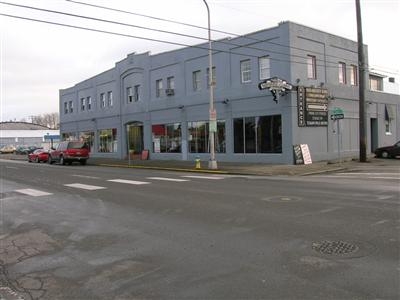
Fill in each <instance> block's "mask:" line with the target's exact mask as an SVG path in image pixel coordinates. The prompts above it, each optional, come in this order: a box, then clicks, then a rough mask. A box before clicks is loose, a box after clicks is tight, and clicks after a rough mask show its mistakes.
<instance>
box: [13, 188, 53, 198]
mask: <svg viewBox="0 0 400 300" xmlns="http://www.w3.org/2000/svg"><path fill="white" fill-rule="evenodd" d="M16 192H18V193H21V194H25V195H28V196H32V197H39V196H48V195H52V194H51V193H47V192H43V191H39V190H35V189H21V190H16Z"/></svg>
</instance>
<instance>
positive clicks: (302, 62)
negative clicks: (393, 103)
mask: <svg viewBox="0 0 400 300" xmlns="http://www.w3.org/2000/svg"><path fill="white" fill-rule="evenodd" d="M66 1H68V2H72V3H77V4H81V5H87V6H92V7H97V8H101V9H107V10H112V11H117V12H123V13H128V14H133V15H138V16H141V17H146V18H152V19H156V20H161V21H165V22H171V23H177V24H180V25H185V26H191V27H195V28H200V29H204V30H206V29H207V30H208V28H205V27H202V26H197V25H193V24H188V23H183V22H178V21H173V20H168V19H165V18H159V17H153V16H148V15H144V14H138V13H133V12H129V11H125V10H120V9H114V8H109V7H105V6H100V5H94V4H88V3H85V2H80V1H74V0H66ZM0 4H5V5H11V6H17V7H22V8H27V9H33V10H39V11H44V12H48V13H54V14H62V15H66V16H71V17H76V18H84V19H88V20H93V21H98V22H106V23H111V24H115V25H121V26H129V27H135V28H139V29H143V30H150V31H156V32H160V33H166V34H173V35H178V36H183V37H188V38H194V39H199V40H204V41H208V39H206V38H203V37H199V36H194V35H189V34H183V33H179V32H172V31H167V30H162V29H155V28H150V27H146V26H140V25H135V24H128V23H123V22H118V21H113V20H105V19H100V18H94V17H90V16H82V15H77V14H72V13H67V12H60V11H55V10H49V9H43V8H38V7H32V6H26V5H20V4H14V3H9V2H4V1H0ZM0 15H3V16H7V17H13V18H20V19H24V20H29V21H37V22H42V23H48V24H52V25H58V26H66V27H71V28H76V29H82V30H89V31H97V32H101V33H107V34H113V35H120V36H125V37H131V38H136V39H142V40H148V41H154V42H160V43H166V44H171V45H176V46H184V47H191V48H199V49H207V50H208V48H205V47H201V46H199V45H195V46H194V45H187V44H184V43H178V42H171V41H166V40H160V39H152V38H147V37H141V36H136V35H130V34H124V33H117V32H111V31H107V30H100V29H94V28H88V27H83V26H76V25H69V24H65V23H57V22H50V21H44V20H39V19H33V18H25V17H20V16H16V15H7V14H0ZM213 31H215V32H220V33H225V34H229V35H234V36H237V37H243V38H246V39H250V40H253V41H257V42H263V43H270V44H273V45H277V46H282V47H288V48H293V49H297V50H302V51H307V52H308V53H310V52H312V53H316V54H319V53H318V52H316V51H313V50H310V49H302V48H297V47H293V46H288V45H282V44H279V43H274V42H271V41H269V40H261V39H255V38H252V37H249V36H243V35H238V34H234V33H229V32H225V31H220V30H215V29H213ZM212 41H213V42H214V43H220V44H226V45H229V46H234V47H238V48H248V49H252V50H257V51H262V52H267V53H268V54H270V53H274V54H278V55H287V56H289V57H298V58H301V59H305V58H306V57H304V56H301V55H296V54H293V53H283V52H278V51H273V50H269V49H261V48H257V47H252V46H250V44H235V43H232V42H231V41H229V42H228V41H225V39H224V40H212ZM213 50H214V51H216V52H225V53H230V54H234V55H243V56H249V57H260V56H256V55H250V54H248V53H237V52H233V51H231V50H229V51H227V50H222V49H216V48H215V47H214V49H213ZM324 55H325V54H324ZM268 56H269V58H270V59H271V60H275V61H281V62H289V63H290V62H292V63H296V64H303V65H307V64H308V63H307V62H306V61H295V60H285V59H279V58H275V57H272V56H270V55H268ZM325 56H331V57H335V56H332V55H325ZM337 58H339V57H337ZM316 61H321V62H323V63H324V64H323V65H318V64H316V66H317V67H318V66H322V67H330V68H338V62H336V61H328V60H326V59H324V60H322V59H316ZM327 64H333V65H332V66H330V65H327ZM348 67H349V68H350V67H351V66H348ZM375 70H377V69H375ZM387 73H388V72H387ZM394 74H396V73H394Z"/></svg>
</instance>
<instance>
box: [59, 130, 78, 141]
mask: <svg viewBox="0 0 400 300" xmlns="http://www.w3.org/2000/svg"><path fill="white" fill-rule="evenodd" d="M61 140H63V141H73V140H76V134H75V133H74V132H64V133H62V134H61Z"/></svg>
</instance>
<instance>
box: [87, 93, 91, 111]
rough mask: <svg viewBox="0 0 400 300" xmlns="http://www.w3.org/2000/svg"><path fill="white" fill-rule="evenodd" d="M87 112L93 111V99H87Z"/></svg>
mask: <svg viewBox="0 0 400 300" xmlns="http://www.w3.org/2000/svg"><path fill="white" fill-rule="evenodd" d="M86 104H87V110H92V97H90V96H89V97H86Z"/></svg>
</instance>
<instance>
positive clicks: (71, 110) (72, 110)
mask: <svg viewBox="0 0 400 300" xmlns="http://www.w3.org/2000/svg"><path fill="white" fill-rule="evenodd" d="M73 112H74V102H72V101H69V113H70V114H72V113H73Z"/></svg>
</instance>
